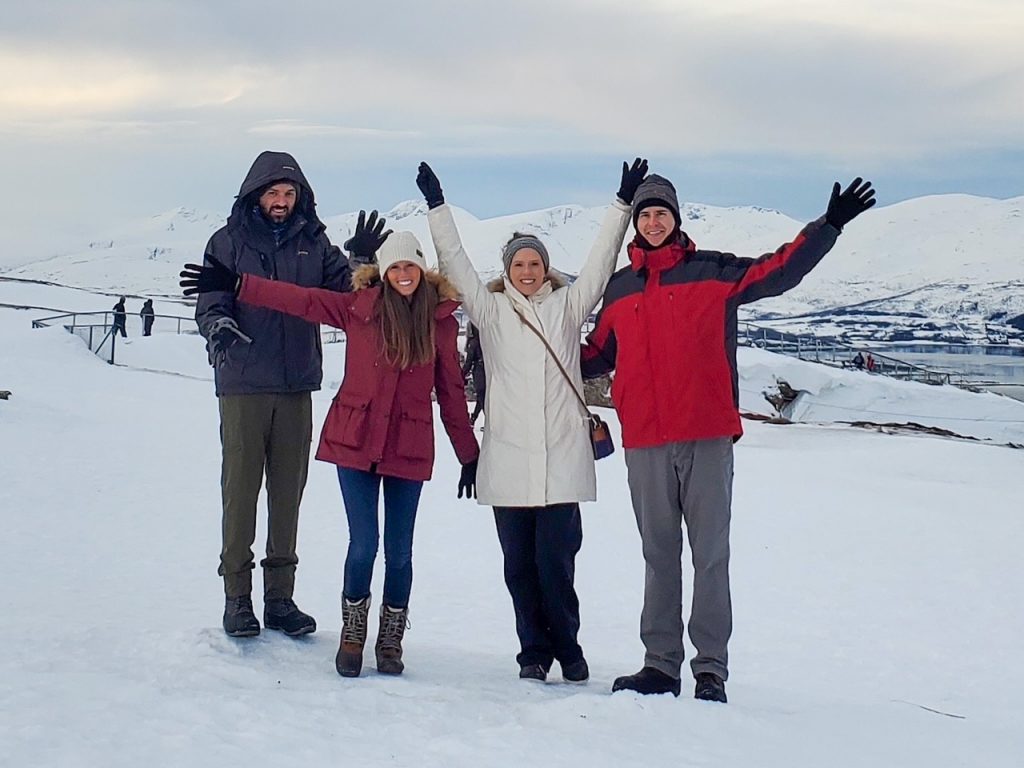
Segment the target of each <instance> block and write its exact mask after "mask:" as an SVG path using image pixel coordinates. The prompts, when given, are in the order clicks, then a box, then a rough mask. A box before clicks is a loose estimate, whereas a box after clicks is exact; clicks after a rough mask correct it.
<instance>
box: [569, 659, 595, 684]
mask: <svg viewBox="0 0 1024 768" xmlns="http://www.w3.org/2000/svg"><path fill="white" fill-rule="evenodd" d="M562 679H563V680H565V682H567V683H585V682H587V680H589V679H590V667H588V666H587V660H586V659H584V658H582V657H581V658H580V660H579V661H574V662H573V663H572V664H563V665H562Z"/></svg>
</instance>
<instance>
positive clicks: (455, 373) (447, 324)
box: [434, 316, 480, 464]
mask: <svg viewBox="0 0 1024 768" xmlns="http://www.w3.org/2000/svg"><path fill="white" fill-rule="evenodd" d="M435 333H436V334H437V359H436V360H435V361H434V390H435V391H436V392H437V404H438V405H439V406H440V408H441V421H442V422H443V423H444V428H445V431H446V432H447V433H448V439H449V440H451V441H452V448H454V449H455V455H456V456H458V458H459V463H460V464H466V463H468V462H470V461H473V459H475V458H477V457H478V456H479V455H480V446H479V445H478V444H477V442H476V435H474V434H473V426H472V425H471V424H470V423H469V406H468V405H467V404H466V389H465V386H464V385H463V379H462V368H461V366H460V365H459V348H458V346H457V344H456V340H457V338H458V334H459V323H458V321H457V320H456V319H455V318H454V317H451V316H449V317H444V318H441V319H440V320H438V321H437V329H436V331H435Z"/></svg>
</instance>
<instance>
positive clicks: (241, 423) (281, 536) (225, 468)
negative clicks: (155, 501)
mask: <svg viewBox="0 0 1024 768" xmlns="http://www.w3.org/2000/svg"><path fill="white" fill-rule="evenodd" d="M324 229H325V228H324V224H323V222H321V221H320V219H319V218H318V217H317V214H316V204H315V201H314V198H313V190H312V188H311V187H310V185H309V182H308V181H306V177H305V176H304V175H303V173H302V170H301V169H300V168H299V164H298V163H297V162H295V158H293V157H292V156H291V155H289V154H286V153H283V152H263V153H261V154H260V155H259V157H257V158H256V161H255V162H254V163H253V164H252V167H251V168H250V169H249V173H248V174H247V175H246V177H245V180H244V181H243V182H242V186H241V188H240V189H239V191H238V197H237V198H236V200H235V203H234V205H233V206H232V208H231V215H230V216H229V217H228V220H227V224H226V225H225V226H224V227H222V228H221V229H219V230H217V231H216V232H215V233H214V234H213V237H211V238H210V242H209V244H208V245H207V246H206V253H205V254H204V264H205V265H206V266H207V267H211V266H212V265H214V264H217V265H220V266H222V267H223V268H225V269H228V270H230V271H232V272H234V273H237V274H242V275H245V274H251V275H258V276H260V277H265V278H269V279H271V280H275V281H278V282H280V283H281V284H288V285H300V286H305V287H310V288H326V289H328V290H332V291H348V290H351V287H352V285H351V274H352V273H351V269H350V268H349V264H348V260H347V259H346V258H345V256H344V255H343V254H342V252H341V250H340V249H338V247H337V246H334V245H331V242H330V240H328V239H327V235H326V234H325V232H324ZM196 321H197V322H198V324H199V332H200V333H202V335H203V336H204V337H205V338H206V344H207V350H208V352H209V358H210V363H211V364H212V365H213V366H214V380H215V383H216V392H217V398H218V402H219V408H220V436H221V445H222V448H223V452H222V463H221V503H222V510H223V518H222V547H221V555H220V568H219V570H218V573H220V575H221V576H223V577H224V594H225V606H224V631H225V632H227V634H228V635H230V636H232V637H248V636H251V635H257V634H259V632H260V623H259V621H258V620H257V618H256V616H255V614H254V612H253V607H252V599H251V591H252V570H253V569H254V568H255V565H254V562H253V553H252V545H253V542H254V540H255V538H256V500H257V497H258V496H259V493H260V486H261V485H262V483H263V477H264V471H265V472H266V479H267V514H268V524H267V547H266V557H265V558H264V559H263V560H262V561H261V562H260V565H261V566H262V567H263V597H264V603H263V608H264V610H263V620H264V623H265V624H266V626H267V628H268V629H276V630H280V631H282V632H284V633H285V634H287V635H302V634H306V633H309V632H313V631H315V629H316V622H315V621H314V619H313V617H312V616H309V615H307V614H305V613H303V612H302V611H300V610H299V609H298V607H296V605H295V602H294V601H293V599H292V596H293V592H294V588H295V566H296V564H297V563H298V561H299V559H298V557H297V555H296V553H295V543H296V536H297V533H298V521H299V501H300V499H301V498H302V491H303V488H305V485H306V473H307V469H308V466H309V445H310V441H311V439H312V433H313V422H312V400H311V396H310V393H311V392H313V391H315V390H318V389H320V381H321V378H322V372H321V353H320V329H319V327H318V326H317V324H316V322H315V321H309V320H305V319H302V318H299V317H293V316H289V315H285V314H282V313H281V312H277V311H275V310H273V309H266V308H262V307H257V306H253V305H252V304H242V303H240V302H239V301H238V300H237V299H236V297H235V293H234V291H233V290H220V291H213V292H210V293H205V292H204V293H202V294H201V295H200V296H199V299H198V301H197V303H196Z"/></svg>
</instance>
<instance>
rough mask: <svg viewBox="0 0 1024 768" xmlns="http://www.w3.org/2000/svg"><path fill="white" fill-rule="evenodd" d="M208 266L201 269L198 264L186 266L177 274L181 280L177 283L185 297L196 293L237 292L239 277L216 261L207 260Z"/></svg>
mask: <svg viewBox="0 0 1024 768" xmlns="http://www.w3.org/2000/svg"><path fill="white" fill-rule="evenodd" d="M208 261H209V262H210V266H208V267H201V266H199V265H198V264H186V265H185V268H184V269H183V270H181V272H179V273H178V276H179V277H180V278H182V279H181V280H180V281H178V285H180V286H181V287H182V288H184V289H185V290H183V291H182V293H184V294H185V295H186V296H195V295H196V294H197V293H210V292H211V291H231V292H232V293H234V292H235V291H237V290H238V284H239V283H238V281H239V277H238V275H237V274H236V273H235V272H232V271H231V270H230V269H228V268H227V267H225V266H224V265H223V264H221V263H220V262H219V261H217V260H216V259H208Z"/></svg>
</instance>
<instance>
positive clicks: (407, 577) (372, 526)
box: [338, 467, 423, 608]
mask: <svg viewBox="0 0 1024 768" xmlns="http://www.w3.org/2000/svg"><path fill="white" fill-rule="evenodd" d="M382 480H383V482H384V603H385V604H386V605H390V606H391V607H393V608H407V607H408V606H409V593H410V592H411V591H412V534H413V527H414V526H415V524H416V509H417V507H418V506H419V503H420V491H421V490H423V482H422V481H420V480H403V479H402V478H399V477H386V476H381V475H378V474H376V473H375V472H364V471H362V470H360V469H349V468H348V467H338V482H339V483H340V484H341V496H342V499H344V501H345V515H346V517H347V518H348V555H347V556H346V557H345V586H344V588H343V590H344V594H345V597H347V598H348V599H349V600H362V599H363V598H364V597H367V596H368V595H369V594H370V581H371V579H372V578H373V562H374V560H376V558H377V545H378V542H379V540H380V533H379V525H378V521H377V506H378V500H379V498H380V486H381V481H382Z"/></svg>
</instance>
